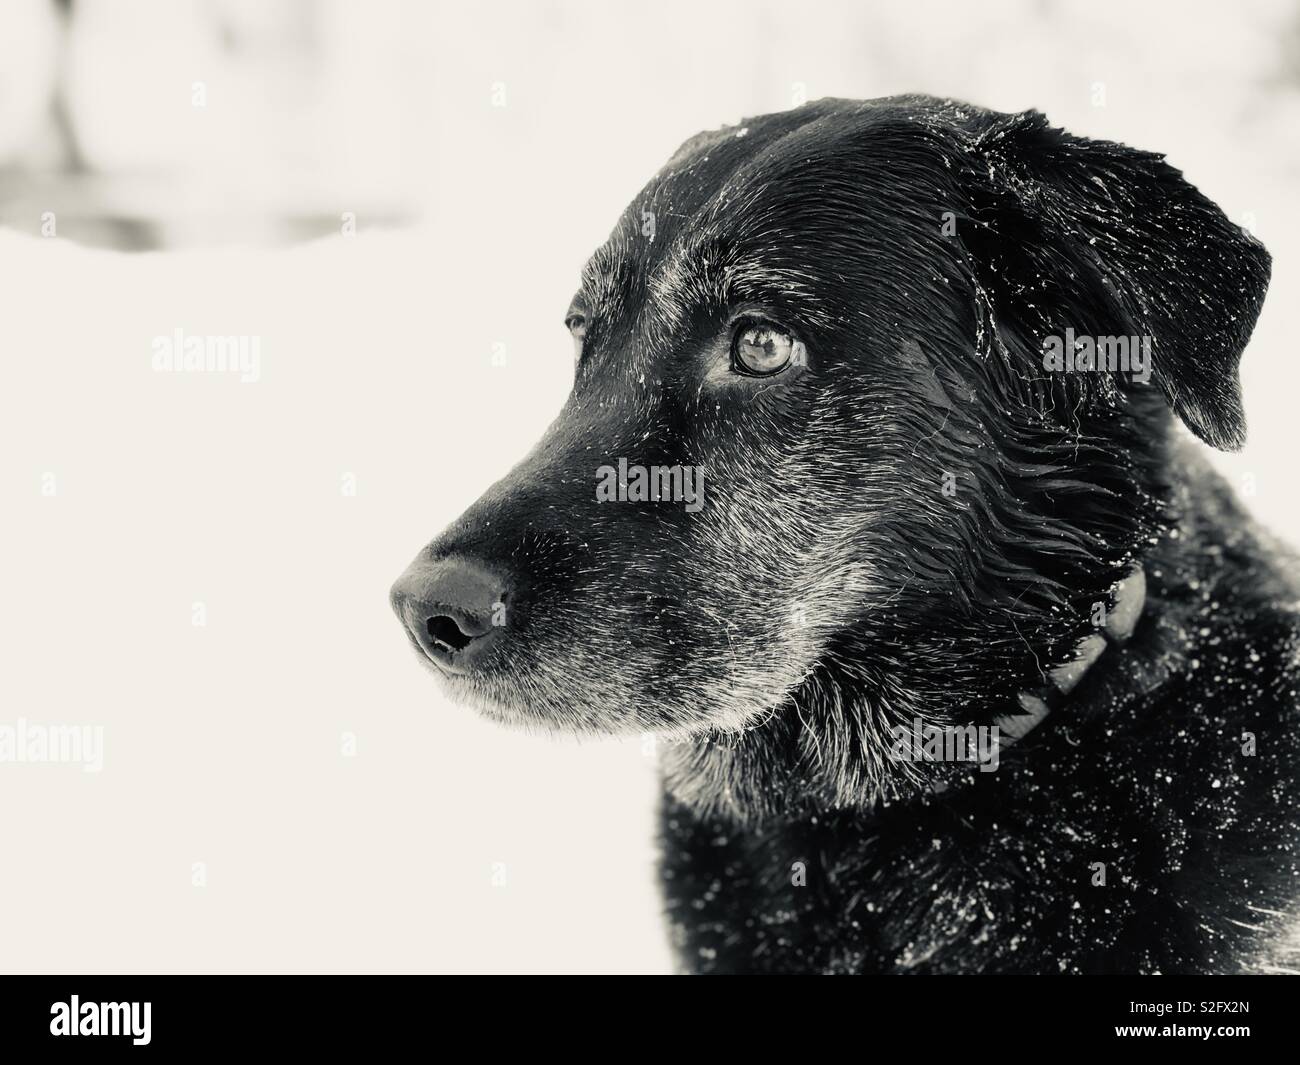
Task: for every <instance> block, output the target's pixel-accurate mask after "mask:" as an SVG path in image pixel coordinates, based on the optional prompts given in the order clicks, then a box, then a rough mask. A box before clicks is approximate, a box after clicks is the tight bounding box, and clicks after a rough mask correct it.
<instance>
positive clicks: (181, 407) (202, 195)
mask: <svg viewBox="0 0 1300 1065" xmlns="http://www.w3.org/2000/svg"><path fill="white" fill-rule="evenodd" d="M910 91H923V92H928V93H932V94H936V95H952V96H958V97H962V98H965V99H968V100H970V101H972V102H975V103H978V104H981V105H984V106H987V107H992V108H996V109H999V110H1007V111H1013V110H1020V109H1024V108H1029V107H1035V108H1039V109H1041V110H1043V111H1045V112H1046V113H1047V114H1048V116H1049V117H1050V118H1051V119H1052V120H1053V121H1054V122H1055V123H1057V124H1059V125H1064V126H1066V127H1068V128H1070V129H1071V130H1073V131H1074V132H1077V133H1082V134H1088V135H1093V136H1098V137H1105V138H1108V139H1114V140H1120V141H1125V142H1128V143H1131V144H1133V145H1136V146H1139V147H1143V148H1148V149H1154V150H1159V151H1163V152H1165V153H1167V154H1168V156H1169V158H1170V160H1171V162H1173V163H1174V165H1176V166H1178V167H1180V168H1181V169H1183V170H1184V171H1185V172H1186V173H1187V175H1188V177H1189V178H1190V179H1191V181H1192V182H1193V183H1194V184H1196V185H1198V186H1199V187H1200V188H1201V189H1202V190H1203V191H1204V192H1205V193H1206V194H1207V195H1209V196H1210V197H1211V198H1212V199H1214V200H1216V201H1217V202H1218V203H1219V204H1220V205H1222V206H1223V208H1224V209H1225V211H1226V212H1227V213H1228V214H1229V215H1230V216H1231V217H1232V218H1233V219H1234V220H1236V221H1238V222H1239V223H1240V224H1242V225H1244V226H1247V227H1248V228H1250V229H1252V230H1253V231H1254V232H1256V233H1257V235H1258V236H1259V237H1260V238H1261V239H1262V240H1263V241H1264V243H1265V244H1266V245H1267V246H1268V247H1269V249H1270V250H1271V252H1272V253H1273V256H1274V278H1273V285H1272V289H1271V292H1270V296H1269V300H1268V303H1267V305H1266V307H1265V311H1264V315H1263V317H1262V318H1261V320H1260V324H1259V328H1258V329H1257V331H1256V336H1255V340H1254V341H1253V343H1252V344H1251V346H1250V348H1249V349H1248V350H1247V353H1246V356H1245V359H1244V363H1243V381H1244V384H1245V393H1246V403H1247V410H1248V414H1249V420H1250V443H1249V445H1248V447H1247V448H1246V450H1245V451H1243V452H1242V453H1240V454H1238V455H1234V456H1219V457H1218V458H1217V461H1218V462H1219V464H1220V466H1221V467H1222V468H1223V469H1224V470H1225V472H1226V473H1227V474H1228V476H1229V477H1230V478H1231V479H1232V480H1233V482H1234V484H1236V485H1237V487H1238V489H1239V491H1240V492H1241V493H1242V494H1243V495H1244V496H1246V497H1248V501H1249V502H1250V504H1251V506H1252V507H1253V508H1254V509H1255V510H1256V512H1257V513H1259V514H1260V515H1261V517H1263V518H1264V519H1265V520H1266V521H1268V522H1270V523H1271V524H1272V525H1273V526H1274V528H1276V529H1277V530H1278V531H1279V532H1280V533H1282V534H1283V535H1285V536H1287V537H1289V538H1290V539H1292V540H1293V541H1294V540H1300V505H1298V504H1297V501H1296V499H1295V492H1294V490H1293V487H1292V485H1293V483H1294V470H1293V468H1292V455H1293V454H1294V450H1293V449H1294V441H1295V436H1294V432H1293V428H1294V423H1295V420H1296V418H1295V414H1294V406H1295V391H1296V385H1297V383H1300V369H1298V368H1297V364H1296V360H1295V359H1294V357H1293V356H1292V352H1291V350H1290V348H1291V347H1292V344H1291V338H1292V337H1293V336H1294V334H1295V329H1296V326H1297V324H1300V322H1298V321H1297V315H1298V314H1300V310H1297V306H1296V300H1295V299H1294V298H1293V293H1294V292H1295V291H1296V289H1295V265H1294V264H1295V262H1296V253H1297V252H1300V223H1298V222H1297V218H1296V212H1295V210H1294V204H1295V202H1296V193H1297V190H1298V188H1300V184H1298V182H1297V177H1298V176H1300V137H1297V136H1296V131H1297V130H1298V129H1300V5H1297V3H1295V2H1293V0H1239V2H1237V3H1235V4H1233V5H1217V4H1209V3H1189V2H1176V0H1169V2H1149V3H1131V2H1113V0H1105V2H1102V0H1087V2H1059V0H1000V2H991V3H981V4H979V5H961V4H957V3H949V2H937V0H906V2H880V3H832V2H824V0H823V2H810V0H801V2H798V3H777V2H760V0H754V2H738V0H733V2H726V0H721V2H719V0H713V2H710V3H707V4H704V3H699V2H692V3H683V2H678V0H667V2H654V3H651V2H649V0H646V2H644V3H632V2H626V0H623V2H594V0H593V2H574V0H545V2H533V3H524V2H498V3H492V4H450V3H421V2H415V0H409V2H407V0H367V2H365V3H358V2H348V0H260V2H255V0H62V2H57V3H56V2H54V0H6V3H5V4H4V5H3V7H0V303H2V305H3V308H4V309H3V311H2V312H0V352H3V356H4V359H5V373H6V376H7V378H8V380H7V381H6V386H5V388H4V389H3V390H2V391H0V479H2V483H3V487H4V492H5V500H6V507H5V525H6V530H5V542H6V550H5V551H4V552H3V557H0V587H3V588H4V590H5V594H6V599H7V602H6V608H7V609H6V610H5V611H3V613H2V614H0V676H3V677H4V682H3V688H0V692H2V693H3V694H2V697H0V706H3V709H2V710H0V723H3V722H10V723H12V722H13V721H15V720H16V719H18V718H26V719H28V720H29V721H33V722H47V723H69V724H71V723H78V724H90V725H103V727H104V729H105V737H106V739H105V746H106V750H105V759H104V769H103V771H102V772H101V773H98V774H90V773H82V772H81V771H80V770H79V769H76V768H73V767H67V766H19V765H12V764H5V765H0V806H3V808H4V809H5V810H6V811H7V812H8V816H7V818H6V833H5V835H6V842H5V845H4V846H3V847H2V848H0V882H3V883H4V885H5V889H4V894H3V897H4V900H5V903H6V905H7V907H8V908H9V909H10V910H11V911H12V913H11V919H10V920H9V921H8V922H6V929H7V931H6V934H5V936H4V937H2V939H3V941H2V942H0V967H3V968H4V969H6V970H19V971H171V970H178V971H304V970H305V971H352V970H362V971H369V970H382V971H388V970H399V971H444V970H450V971H466V970H468V971H574V972H584V971H595V972H615V971H619V972H623V971H637V972H639V971H651V972H655V971H665V970H666V969H667V968H668V966H669V960H668V954H667V950H666V946H665V942H664V936H663V930H662V928H661V924H660V921H659V917H658V905H659V903H658V898H657V894H656V889H655V883H654V877H653V840H652V836H653V808H654V802H655V798H656V795H657V787H656V783H655V766H654V750H653V745H652V744H651V743H649V742H643V741H636V740H632V741H625V742H616V743H610V742H607V743H583V744H578V743H576V742H574V741H569V740H554V739H549V738H545V737H534V736H524V735H516V734H510V733H506V732H504V731H501V730H499V729H496V728H493V727H491V726H488V725H486V724H483V723H481V722H479V721H478V720H477V719H476V718H475V717H474V716H473V715H472V714H471V713H470V712H469V711H467V710H465V709H462V708H458V707H453V706H450V705H447V704H446V703H445V702H444V701H443V700H442V699H441V697H440V696H439V695H438V694H437V692H436V691H435V690H434V689H433V685H432V682H431V679H430V678H429V677H428V676H426V675H425V674H424V672H423V671H422V670H421V669H420V668H419V667H418V666H417V664H416V663H415V662H414V661H413V660H412V658H411V656H410V654H409V652H408V650H407V647H406V645H405V641H404V640H403V638H402V635H401V633H400V631H399V628H398V625H397V623H396V621H395V620H394V619H392V618H391V616H390V615H389V612H388V606H387V602H386V593H387V588H388V585H389V584H390V583H391V581H392V580H393V579H394V578H395V577H396V575H397V574H398V573H399V572H400V571H401V569H402V568H403V567H404V566H405V565H406V563H407V562H408V561H409V559H410V558H411V557H413V556H414V554H415V553H416V551H417V550H418V549H419V548H420V547H421V546H422V545H423V544H424V543H425V542H427V541H428V540H429V539H431V538H432V537H433V536H434V535H435V534H436V533H437V532H438V531H439V530H440V529H441V528H442V527H443V525H445V524H446V523H447V522H448V521H450V520H451V519H453V518H454V517H455V516H456V515H457V514H459V513H460V512H461V510H462V509H463V508H464V507H465V506H466V505H468V503H470V502H471V501H472V500H473V499H474V498H475V497H476V496H477V495H478V494H479V492H481V491H482V490H483V489H484V488H485V487H486V486H487V485H488V484H489V483H490V482H491V481H492V480H493V479H494V478H495V477H496V476H498V475H500V474H501V473H503V472H504V471H505V470H506V469H507V468H508V467H509V466H510V465H511V464H512V463H513V461H515V460H516V459H517V458H519V457H520V456H522V454H523V453H524V452H525V451H526V450H527V448H528V446H529V445H530V444H531V443H532V442H533V440H535V439H536V437H537V436H538V435H539V433H540V431H541V429H542V428H543V427H544V426H545V424H546V423H547V422H548V421H549V419H550V417H551V416H552V414H553V413H554V411H555V410H556V409H557V408H558V406H559V404H560V402H561V400H562V398H563V396H564V394H565V393H566V392H567V389H568V386H569V378H570V374H571V354H570V343H569V340H568V337H567V336H566V335H565V333H564V330H563V328H562V325H561V318H562V316H563V313H564V311H565V308H566V306H567V301H568V299H569V297H570V295H571V294H572V292H573V290H574V288H575V287H576V282H577V276H578V271H579V269H580V267H581V265H582V263H583V262H584V261H585V259H586V256H587V255H588V254H589V253H590V252H591V250H592V249H594V248H595V247H596V245H597V244H599V243H600V242H601V241H602V240H603V238H604V236H605V235H606V233H607V232H608V230H609V229H610V227H611V226H612V225H613V222H614V220H615V218H616V217H617V215H618V213H619V211H620V210H621V208H622V207H623V206H624V204H625V203H626V202H627V201H628V200H629V199H630V198H631V197H632V196H633V195H634V194H635V192H636V191H637V190H638V189H639V188H640V186H641V185H642V184H643V183H644V181H645V180H646V179H647V178H648V177H649V176H650V175H651V174H652V173H653V172H654V171H655V170H656V169H657V168H658V167H659V166H660V165H661V164H662V163H663V162H664V161H665V160H666V159H667V157H668V156H669V155H670V154H671V152H672V151H673V150H674V149H675V148H676V146H677V145H678V144H679V143H681V141H683V140H684V139H685V138H686V137H687V136H689V135H691V134H693V133H695V132H697V131H698V130H700V129H703V128H712V127H716V126H719V125H721V124H723V123H730V122H736V121H739V120H740V119H741V118H742V117H744V116H746V115H751V114H757V113H762V112H766V111H773V110H779V109H783V108H787V107H791V106H794V105H797V104H799V103H802V102H804V101H805V100H809V99H815V98H817V97H820V96H828V95H830V96H850V97H870V96H880V95H888V94H893V93H899V92H910ZM175 329H182V330H184V331H185V332H186V333H187V334H219V335H241V336H255V337H257V338H258V339H259V341H260V351H261V360H262V365H261V374H260V378H259V380H258V381H257V382H255V383H248V384H241V383H240V382H239V381H238V380H237V379H236V378H230V377H227V378H217V377H213V376H205V375H164V374H157V373H154V372H153V371H152V368H151V354H152V350H151V344H152V341H153V339H154V338H155V337H157V336H160V335H170V334H171V333H172V332H173V330H175ZM199 881H201V883H200V882H199Z"/></svg>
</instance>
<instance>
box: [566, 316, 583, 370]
mask: <svg viewBox="0 0 1300 1065" xmlns="http://www.w3.org/2000/svg"><path fill="white" fill-rule="evenodd" d="M564 327H565V328H566V329H567V330H568V331H569V333H570V334H571V335H572V336H573V357H574V358H575V359H578V358H581V357H582V342H583V341H584V340H586V339H587V318H586V316H585V315H581V314H578V313H577V312H576V311H575V312H573V313H572V314H570V315H569V316H568V317H567V318H565V319H564Z"/></svg>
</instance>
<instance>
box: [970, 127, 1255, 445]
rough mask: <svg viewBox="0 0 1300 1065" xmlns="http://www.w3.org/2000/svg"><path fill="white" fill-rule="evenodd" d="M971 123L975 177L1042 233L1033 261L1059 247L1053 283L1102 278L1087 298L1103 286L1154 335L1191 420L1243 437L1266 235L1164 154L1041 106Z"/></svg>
mask: <svg viewBox="0 0 1300 1065" xmlns="http://www.w3.org/2000/svg"><path fill="white" fill-rule="evenodd" d="M969 132H970V135H971V136H972V138H973V145H972V146H973V149H974V151H975V153H976V157H977V167H978V169H977V174H978V176H979V179H980V180H981V181H987V182H992V183H993V185H994V186H995V188H994V189H991V190H990V191H991V192H993V193H994V194H995V195H996V196H997V198H998V199H999V200H1002V201H1003V202H1006V201H1005V198H1006V197H1010V198H1011V199H1013V200H1014V201H1015V203H1016V204H1017V207H1018V210H1019V212H1021V213H1022V214H1023V216H1024V218H1025V219H1026V220H1027V221H1029V222H1030V223H1031V224H1032V225H1033V227H1034V228H1035V229H1036V230H1037V231H1038V235H1039V237H1038V239H1039V240H1040V241H1041V242H1045V243H1046V244H1047V245H1048V247H1047V248H1041V247H1040V248H1039V249H1036V250H1037V251H1038V252H1039V253H1040V254H1039V256H1038V257H1037V258H1038V262H1037V263H1035V264H1034V268H1035V269H1039V268H1041V267H1042V266H1043V265H1045V259H1044V258H1043V257H1042V256H1044V255H1046V256H1051V255H1052V254H1053V247H1055V248H1056V249H1057V251H1058V253H1059V256H1060V258H1059V263H1060V264H1061V265H1063V266H1064V269H1065V270H1066V272H1067V275H1068V276H1067V277H1066V278H1064V279H1062V278H1058V279H1057V282H1058V283H1059V284H1061V285H1063V286H1064V287H1067V288H1068V287H1070V286H1074V285H1079V284H1088V285H1092V286H1094V287H1098V286H1099V288H1098V291H1097V292H1094V293H1092V294H1091V296H1090V297H1089V298H1088V299H1087V302H1094V301H1096V300H1097V299H1099V298H1108V299H1109V300H1110V301H1112V302H1113V304H1114V305H1115V306H1116V307H1117V309H1118V310H1119V312H1120V316H1119V317H1120V320H1121V321H1124V322H1125V323H1126V324H1131V325H1132V326H1135V327H1136V328H1137V329H1138V330H1139V331H1140V332H1141V333H1142V334H1143V335H1147V336H1150V337H1151V361H1152V370H1153V374H1154V376H1155V378H1156V380H1157V381H1158V382H1159V384H1160V387H1161V388H1162V390H1163V391H1164V394H1165V397H1166V399H1167V400H1168V402H1169V404H1170V406H1172V407H1173V409H1174V411H1175V412H1177V414H1178V416H1179V417H1180V418H1182V420H1183V421H1184V422H1185V423H1186V425H1187V426H1188V428H1190V429H1191V430H1192V431H1193V432H1194V433H1196V435H1197V436H1199V437H1200V438H1201V439H1202V440H1204V441H1205V442H1206V443H1208V444H1212V445H1213V446H1214V447H1217V448H1222V449H1224V450H1236V449H1237V448H1239V447H1241V445H1242V444H1243V443H1244V442H1245V436H1246V418H1245V413H1244V411H1243V410H1242V405H1241V385H1240V382H1239V380H1238V377H1237V364H1238V362H1239V360H1240V358H1241V353H1242V349H1243V348H1245V346H1246V341H1247V340H1249V339H1250V334H1251V330H1252V329H1254V327H1255V320H1256V318H1258V316H1259V312H1260V308H1261V307H1262V305H1263V302H1264V293H1265V291H1266V290H1267V288H1268V279H1269V270H1270V259H1269V255H1268V252H1267V251H1265V250H1264V247H1263V245H1262V244H1260V243H1259V241H1257V240H1256V239H1255V238H1254V237H1252V236H1251V235H1250V234H1249V233H1247V232H1246V231H1244V230H1243V229H1242V228H1240V227H1238V226H1236V225H1233V224H1232V223H1231V222H1229V221H1228V219H1227V218H1226V217H1225V216H1224V214H1223V212H1222V211H1221V210H1220V209H1219V208H1218V207H1217V206H1215V204H1213V203H1211V202H1210V201H1209V200H1208V199H1206V198H1205V197H1204V196H1202V195H1201V193H1200V192H1198V191H1197V190H1196V189H1195V188H1193V187H1192V185H1190V184H1189V183H1188V182H1187V181H1186V180H1185V179H1184V178H1183V175H1182V173H1181V172H1179V171H1178V170H1175V169H1174V168H1173V167H1171V166H1170V165H1169V164H1168V163H1166V162H1165V160H1164V157H1163V156H1160V155H1156V154H1153V153H1151V152H1144V151H1138V150H1136V149H1133V148H1129V147H1127V146H1125V145H1122V144H1116V143H1113V142H1110V141H1097V140H1089V139H1087V138H1084V137H1076V136H1073V135H1071V134H1069V133H1067V132H1065V131H1064V130H1061V129H1056V128H1053V127H1052V126H1050V125H1049V124H1048V122H1047V119H1046V117H1045V116H1044V115H1042V114H1040V113H1039V112H1037V111H1027V112H1024V113H1022V114H1017V115H1005V114H993V113H985V116H984V121H982V122H980V123H979V124H978V125H977V127H976V128H974V129H971V130H970V131H969ZM997 186H1001V187H1000V188H998V187H997ZM1080 268H1081V270H1082V272H1083V273H1084V274H1085V275H1086V276H1084V277H1077V276H1074V275H1075V272H1076V270H1079V269H1080ZM1062 324H1069V323H1062Z"/></svg>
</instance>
